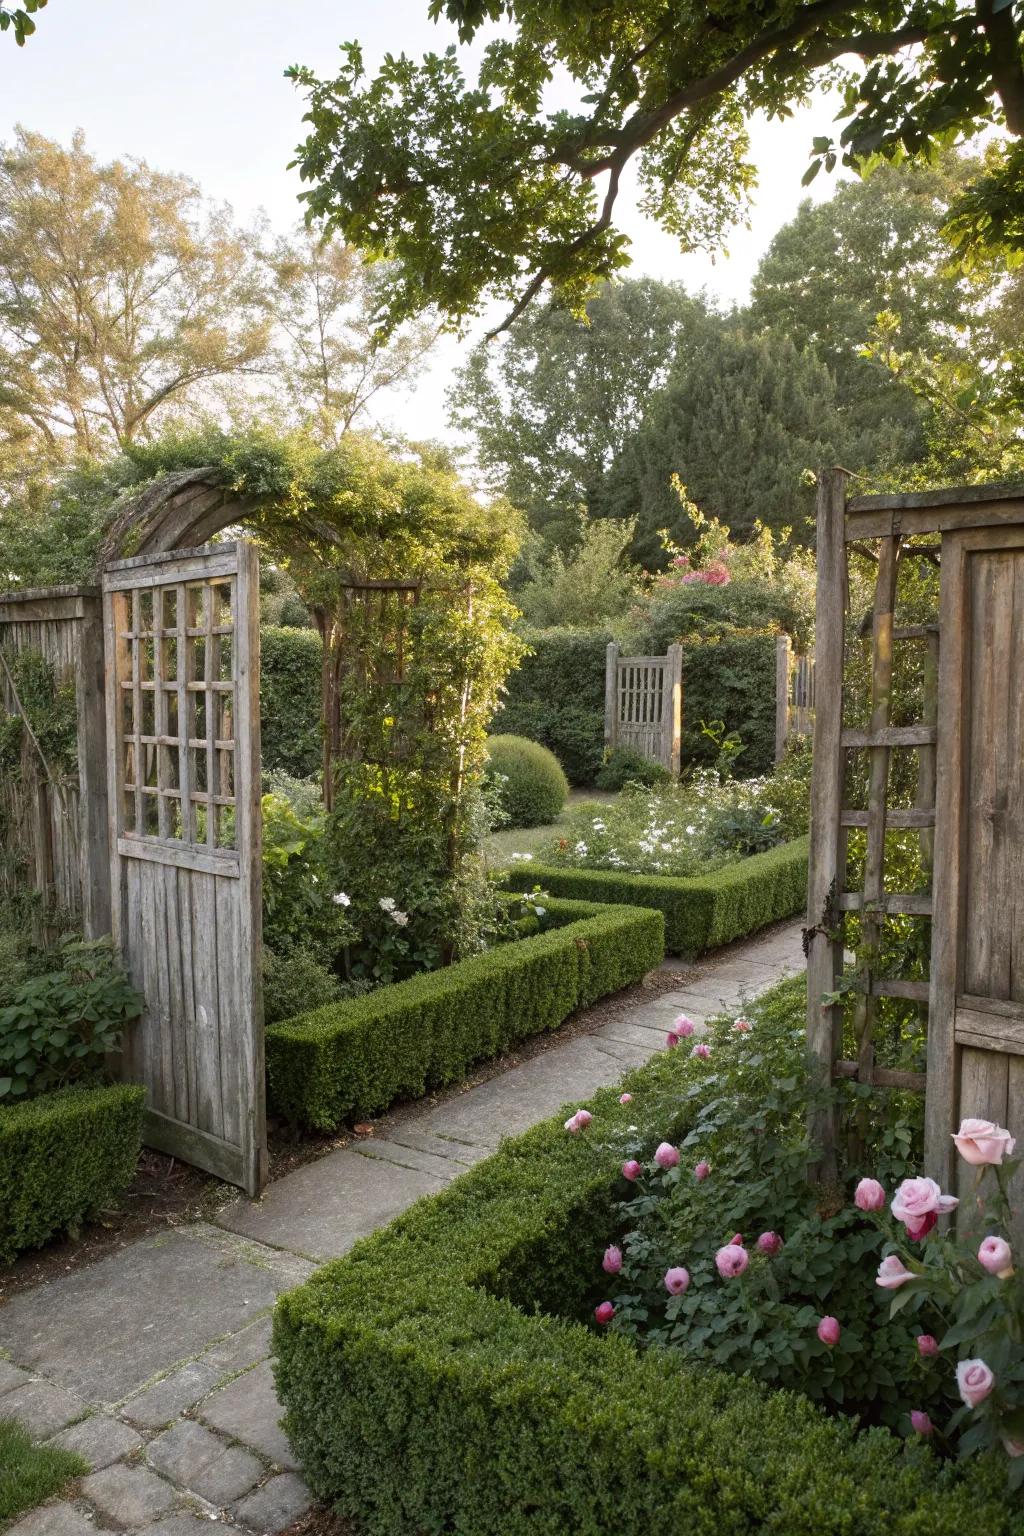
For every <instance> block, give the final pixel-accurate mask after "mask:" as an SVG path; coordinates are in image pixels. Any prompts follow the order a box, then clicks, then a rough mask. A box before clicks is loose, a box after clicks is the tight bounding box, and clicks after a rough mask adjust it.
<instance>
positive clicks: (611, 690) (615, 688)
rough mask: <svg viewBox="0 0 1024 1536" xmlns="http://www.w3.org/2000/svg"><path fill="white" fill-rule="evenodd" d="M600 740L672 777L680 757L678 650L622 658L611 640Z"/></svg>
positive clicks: (680, 658) (678, 647)
mask: <svg viewBox="0 0 1024 1536" xmlns="http://www.w3.org/2000/svg"><path fill="white" fill-rule="evenodd" d="M604 698H605V703H604V741H605V747H606V748H607V750H608V751H610V752H611V751H614V750H615V748H616V747H625V748H628V749H629V750H630V751H632V752H637V753H639V755H640V756H641V757H644V758H646V759H647V760H648V761H649V762H653V763H661V764H662V766H663V767H665V768H667V769H668V770H669V772H670V773H672V774H674V775H675V776H676V777H678V775H679V769H680V766H681V761H682V740H683V648H682V646H681V645H670V646H669V648H668V651H667V653H666V654H665V655H664V656H621V655H620V654H619V647H618V645H617V644H616V643H615V641H614V640H613V641H611V642H610V644H609V645H608V649H607V652H606V656H605V695H604Z"/></svg>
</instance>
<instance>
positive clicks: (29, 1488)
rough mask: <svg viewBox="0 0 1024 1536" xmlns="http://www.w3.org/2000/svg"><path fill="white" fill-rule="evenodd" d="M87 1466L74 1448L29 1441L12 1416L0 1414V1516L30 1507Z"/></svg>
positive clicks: (86, 1470)
mask: <svg viewBox="0 0 1024 1536" xmlns="http://www.w3.org/2000/svg"><path fill="white" fill-rule="evenodd" d="M89 1470H90V1468H89V1463H88V1462H87V1461H83V1459H82V1457H81V1456H79V1455H77V1454H76V1453H75V1452H74V1451H64V1450H61V1449H60V1448H59V1447H58V1446H55V1445H33V1443H32V1437H31V1436H30V1435H29V1433H28V1431H27V1430H26V1429H23V1428H22V1426H21V1425H20V1424H19V1423H17V1421H16V1420H14V1419H4V1418H0V1520H9V1519H10V1517H11V1516H12V1515H18V1514H20V1513H21V1511H22V1510H23V1509H34V1508H35V1507H36V1505H37V1504H42V1503H44V1502H45V1501H46V1500H47V1499H49V1498H52V1497H53V1495H54V1494H55V1493H59V1492H60V1490H61V1489H62V1488H63V1487H64V1485H65V1483H69V1482H70V1481H71V1479H72V1478H74V1477H83V1476H84V1475H85V1473H86V1472H88V1471H89Z"/></svg>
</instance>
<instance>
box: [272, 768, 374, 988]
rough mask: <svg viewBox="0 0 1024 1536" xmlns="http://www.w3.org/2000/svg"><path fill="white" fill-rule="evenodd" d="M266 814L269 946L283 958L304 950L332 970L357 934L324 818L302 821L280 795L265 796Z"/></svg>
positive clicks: (315, 817) (321, 816)
mask: <svg viewBox="0 0 1024 1536" xmlns="http://www.w3.org/2000/svg"><path fill="white" fill-rule="evenodd" d="M262 812H263V939H264V942H265V943H266V945H267V946H268V947H269V948H270V949H272V950H273V951H274V952H275V954H276V955H277V956H278V957H280V958H283V957H284V956H285V955H286V954H288V953H289V951H291V950H293V949H301V950H303V951H305V952H306V953H307V954H309V955H311V956H312V957H313V958H314V959H316V960H318V961H319V963H320V964H321V965H322V966H331V965H333V964H334V960H335V958H336V956H337V954H338V952H339V950H340V949H341V948H342V946H343V945H344V944H346V943H347V942H349V940H351V939H352V938H353V937H354V936H355V929H354V928H353V926H352V924H351V923H350V922H349V920H348V918H347V916H346V907H347V905H348V897H347V895H346V893H345V892H343V891H341V892H339V891H337V890H336V889H335V888H334V884H333V881H332V879H331V875H330V872H329V867H328V859H327V842H326V830H325V823H324V817H323V815H322V814H321V813H315V814H313V815H311V816H307V817H302V816H299V815H298V814H297V813H296V812H295V811H294V810H292V807H291V806H290V805H289V803H288V801H287V800H285V799H284V798H283V797H282V796H280V795H264V796H263V802H262ZM339 897H340V898H344V899H343V900H337V899H336V898H339Z"/></svg>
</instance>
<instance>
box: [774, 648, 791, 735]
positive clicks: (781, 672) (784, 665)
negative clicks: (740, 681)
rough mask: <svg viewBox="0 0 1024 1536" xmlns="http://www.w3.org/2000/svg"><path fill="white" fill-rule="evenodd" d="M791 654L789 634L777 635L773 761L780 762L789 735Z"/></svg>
mask: <svg viewBox="0 0 1024 1536" xmlns="http://www.w3.org/2000/svg"><path fill="white" fill-rule="evenodd" d="M792 655H793V652H792V647H791V645H790V639H789V636H788V635H779V637H778V639H777V640H776V642H775V761H776V762H777V763H781V762H782V759H783V758H784V757H785V755H786V739H787V737H788V736H789V674H790V668H791V666H792Z"/></svg>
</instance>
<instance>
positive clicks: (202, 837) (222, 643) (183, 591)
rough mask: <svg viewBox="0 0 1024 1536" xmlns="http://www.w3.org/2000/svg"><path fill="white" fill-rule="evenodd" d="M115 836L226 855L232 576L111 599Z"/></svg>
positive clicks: (231, 842) (231, 742)
mask: <svg viewBox="0 0 1024 1536" xmlns="http://www.w3.org/2000/svg"><path fill="white" fill-rule="evenodd" d="M112 600H113V605H114V626H115V634H116V642H117V658H116V667H117V684H118V701H119V720H118V742H119V750H120V754H121V774H120V780H121V793H120V801H119V804H118V807H117V817H118V832H119V835H121V836H125V837H133V838H144V839H157V840H159V841H162V842H174V843H182V844H186V845H190V846H192V847H195V848H205V849H208V850H213V849H231V850H233V849H234V848H235V846H236V827H235V820H236V801H235V748H236V743H235V728H234V721H235V681H234V652H233V647H234V636H235V611H236V601H237V593H236V583H235V578H234V576H228V577H223V578H217V577H214V578H209V579H203V580H198V581H177V582H174V583H168V584H166V585H156V586H152V585H150V586H139V587H129V588H127V589H125V590H123V591H119V592H114V593H113V594H112Z"/></svg>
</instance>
